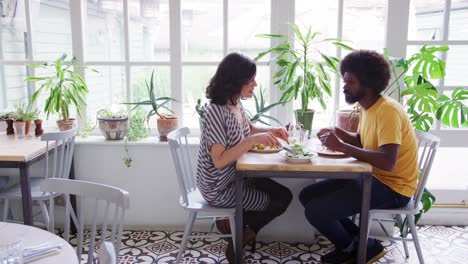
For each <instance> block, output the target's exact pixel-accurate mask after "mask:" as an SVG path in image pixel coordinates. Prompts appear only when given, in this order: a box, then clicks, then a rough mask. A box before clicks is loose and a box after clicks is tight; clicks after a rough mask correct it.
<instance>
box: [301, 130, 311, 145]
mask: <svg viewBox="0 0 468 264" xmlns="http://www.w3.org/2000/svg"><path fill="white" fill-rule="evenodd" d="M308 141H309V130H308V129H303V130H302V134H301V145H302V146H306V145H307V143H308Z"/></svg>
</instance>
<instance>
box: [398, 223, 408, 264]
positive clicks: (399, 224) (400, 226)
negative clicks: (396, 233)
mask: <svg viewBox="0 0 468 264" xmlns="http://www.w3.org/2000/svg"><path fill="white" fill-rule="evenodd" d="M396 219H397V222H398V228H400V229H401V228H402V226H403V219H402V218H401V215H400V214H396ZM402 242H403V249H404V250H405V256H406V258H409V251H408V244H407V242H406V241H402Z"/></svg>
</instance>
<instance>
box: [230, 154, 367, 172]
mask: <svg viewBox="0 0 468 264" xmlns="http://www.w3.org/2000/svg"><path fill="white" fill-rule="evenodd" d="M236 168H237V170H247V171H314V172H372V166H371V165H370V164H368V163H366V162H362V161H358V160H356V159H355V158H352V157H331V156H330V157H329V156H320V155H318V156H316V157H313V158H312V159H311V161H310V162H301V163H295V162H288V161H287V160H286V158H285V157H284V156H282V155H281V153H270V154H268V153H252V152H248V153H246V154H244V155H243V156H242V157H241V158H240V159H239V160H238V161H237V164H236Z"/></svg>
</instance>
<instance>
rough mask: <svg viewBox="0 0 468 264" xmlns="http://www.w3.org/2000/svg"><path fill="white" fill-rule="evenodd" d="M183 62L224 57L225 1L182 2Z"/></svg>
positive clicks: (191, 0)
mask: <svg viewBox="0 0 468 264" xmlns="http://www.w3.org/2000/svg"><path fill="white" fill-rule="evenodd" d="M181 8H182V60H183V61H219V60H220V59H221V58H222V57H223V1H219V0H182V1H181Z"/></svg>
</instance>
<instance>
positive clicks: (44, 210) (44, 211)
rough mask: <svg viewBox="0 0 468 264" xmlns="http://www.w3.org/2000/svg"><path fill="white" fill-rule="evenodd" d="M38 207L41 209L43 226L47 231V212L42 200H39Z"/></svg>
mask: <svg viewBox="0 0 468 264" xmlns="http://www.w3.org/2000/svg"><path fill="white" fill-rule="evenodd" d="M39 206H40V207H41V211H42V216H43V217H44V224H45V225H46V227H47V230H49V213H48V212H47V206H46V205H45V202H44V201H42V200H39Z"/></svg>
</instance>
